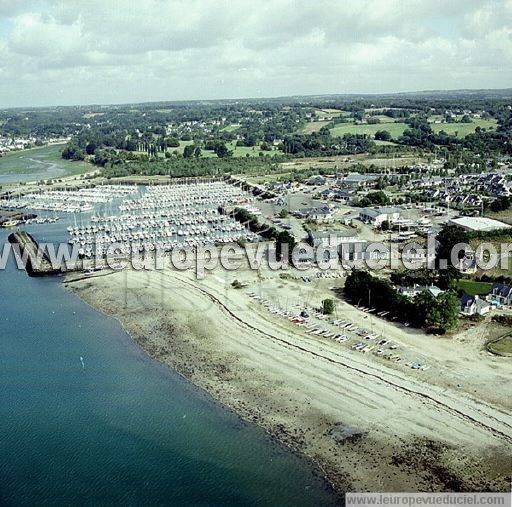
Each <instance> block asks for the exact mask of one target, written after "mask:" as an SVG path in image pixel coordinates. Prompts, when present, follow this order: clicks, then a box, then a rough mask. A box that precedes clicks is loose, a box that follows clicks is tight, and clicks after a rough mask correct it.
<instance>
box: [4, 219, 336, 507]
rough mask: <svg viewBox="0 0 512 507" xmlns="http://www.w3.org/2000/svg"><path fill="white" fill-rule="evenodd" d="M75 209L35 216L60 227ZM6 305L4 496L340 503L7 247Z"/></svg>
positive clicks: (57, 235)
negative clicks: (19, 263) (56, 217)
mask: <svg viewBox="0 0 512 507" xmlns="http://www.w3.org/2000/svg"><path fill="white" fill-rule="evenodd" d="M69 223H70V221H69V219H68V220H67V221H66V220H61V221H60V222H57V223H55V224H45V225H32V226H30V227H27V230H29V232H32V233H33V234H34V235H35V236H36V238H37V239H38V240H39V241H48V240H53V241H62V240H66V238H67V234H66V230H65V227H66V225H67V224H69ZM7 235H8V231H5V230H1V229H0V248H2V247H3V244H4V243H5V242H6V241H7ZM0 311H1V314H0V435H1V437H0V438H1V448H0V504H1V505H23V504H24V505H43V504H58V505H62V504H69V505H84V504H89V505H91V504H94V505H98V504H110V505H112V504H122V505H154V504H159V505H185V506H186V505H276V506H286V505H294V506H299V505H316V506H318V505H330V504H333V503H334V501H335V499H334V497H333V495H332V493H331V492H330V491H329V490H328V488H326V485H325V482H324V481H323V480H322V479H321V478H319V477H318V476H317V474H315V472H314V470H313V468H312V466H311V465H310V464H309V463H308V462H307V461H305V460H303V459H301V458H299V457H297V456H296V455H294V454H293V453H291V452H289V451H288V450H286V449H284V448H283V447H282V446H280V445H279V444H278V443H276V442H274V441H273V440H272V439H270V437H269V436H267V435H266V434H265V433H264V432H263V431H262V430H260V429H259V428H257V427H255V426H252V425H249V424H246V423H244V422H242V421H241V420H240V419H239V418H238V417H237V416H236V415H235V414H233V413H232V412H230V411H228V410H226V409H225V408H223V407H222V406H220V405H218V404H217V403H215V402H214V401H213V400H212V399H211V398H210V396H209V395H208V394H206V393H204V392H203V391H201V390H199V389H197V388H196V387H194V386H193V385H192V384H190V383H189V382H187V381H186V380H184V379H182V378H181V377H180V376H179V375H178V374H176V373H175V372H173V371H172V370H171V369H169V368H168V367H166V366H164V365H162V364H160V363H158V362H156V361H154V360H152V359H151V358H149V357H148V356H147V355H146V354H145V353H144V352H143V351H142V350H141V349H140V348H139V347H138V346H137V345H136V344H135V343H134V342H133V341H132V340H131V338H130V337H129V336H128V335H127V334H126V333H125V332H124V331H123V329H122V327H121V326H120V324H119V323H118V322H117V321H116V320H114V319H112V318H108V317H106V316H104V315H101V314H99V313H98V312H96V311H95V310H93V309H92V308H90V307H89V306H88V305H86V304H85V303H83V302H82V301H81V300H80V299H79V298H78V297H76V296H74V295H72V294H70V293H68V292H67V291H65V290H64V289H63V288H62V286H61V280H60V279H59V278H45V279H43V278H29V277H28V276H27V275H26V273H25V272H24V271H19V270H17V269H15V266H14V262H13V261H11V262H10V263H9V264H8V268H7V270H5V271H0Z"/></svg>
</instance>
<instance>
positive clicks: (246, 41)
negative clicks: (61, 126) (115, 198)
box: [0, 0, 512, 107]
mask: <svg viewBox="0 0 512 507" xmlns="http://www.w3.org/2000/svg"><path fill="white" fill-rule="evenodd" d="M511 86H512V0H490V1H486V0H344V1H341V0H258V1H255V0H62V1H51V0H46V1H45V0H0V107H17V106H48V105H75V104H109V103H127V102H145V101H159V100H188V99H221V98H243V97H276V96H287V95H314V94H330V93H389V92H400V91H419V90H434V89H461V88H508V87H511Z"/></svg>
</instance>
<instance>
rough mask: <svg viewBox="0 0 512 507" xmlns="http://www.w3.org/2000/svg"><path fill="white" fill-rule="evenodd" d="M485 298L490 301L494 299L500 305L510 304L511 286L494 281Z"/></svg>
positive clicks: (511, 299) (511, 300)
mask: <svg viewBox="0 0 512 507" xmlns="http://www.w3.org/2000/svg"><path fill="white" fill-rule="evenodd" d="M487 299H488V300H490V301H496V302H497V303H499V304H500V305H511V304H512V286H511V285H506V284H504V283H494V284H493V286H492V289H491V292H490V293H489V295H488V296H487Z"/></svg>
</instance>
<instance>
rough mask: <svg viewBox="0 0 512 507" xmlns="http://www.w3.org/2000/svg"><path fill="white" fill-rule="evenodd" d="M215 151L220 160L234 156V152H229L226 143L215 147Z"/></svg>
mask: <svg viewBox="0 0 512 507" xmlns="http://www.w3.org/2000/svg"><path fill="white" fill-rule="evenodd" d="M214 151H215V154H216V155H217V157H219V158H227V157H231V155H233V152H232V151H229V150H228V148H227V146H226V145H225V144H224V143H218V144H217V145H215V148H214Z"/></svg>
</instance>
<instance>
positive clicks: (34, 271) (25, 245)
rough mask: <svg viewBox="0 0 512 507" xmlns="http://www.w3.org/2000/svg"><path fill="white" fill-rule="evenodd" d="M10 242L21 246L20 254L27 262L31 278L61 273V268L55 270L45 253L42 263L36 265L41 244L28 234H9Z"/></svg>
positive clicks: (20, 232) (19, 232)
mask: <svg viewBox="0 0 512 507" xmlns="http://www.w3.org/2000/svg"><path fill="white" fill-rule="evenodd" d="M8 240H9V243H12V244H17V245H19V248H20V254H21V256H22V259H24V261H25V269H26V271H27V274H28V275H29V276H50V275H58V274H60V273H61V270H60V268H58V269H55V268H54V267H53V266H52V264H51V262H50V260H49V258H48V256H47V255H46V253H43V255H42V257H41V260H40V262H36V263H34V261H35V260H36V259H37V258H38V253H37V252H38V249H39V244H38V243H37V241H36V240H35V239H34V237H33V236H32V235H30V234H29V233H28V232H25V231H17V232H13V233H11V234H9V237H8ZM25 253H26V254H25Z"/></svg>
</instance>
